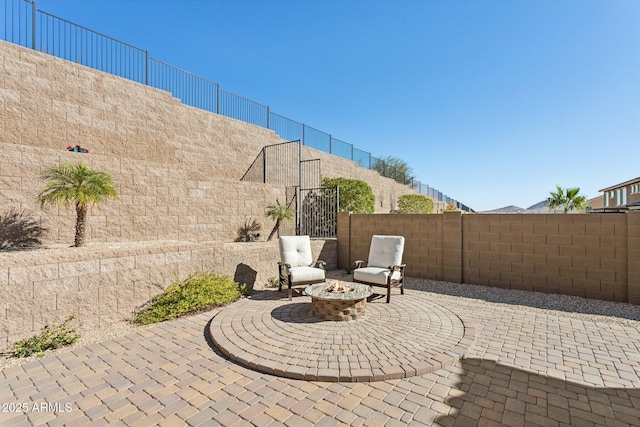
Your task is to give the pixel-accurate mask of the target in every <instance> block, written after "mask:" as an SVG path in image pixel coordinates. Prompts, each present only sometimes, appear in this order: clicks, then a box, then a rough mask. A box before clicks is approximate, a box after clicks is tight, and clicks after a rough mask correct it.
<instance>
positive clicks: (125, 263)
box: [0, 240, 337, 351]
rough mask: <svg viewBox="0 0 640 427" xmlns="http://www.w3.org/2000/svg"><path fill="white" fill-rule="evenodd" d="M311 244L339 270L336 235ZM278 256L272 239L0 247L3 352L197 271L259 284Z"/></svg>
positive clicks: (106, 314)
mask: <svg viewBox="0 0 640 427" xmlns="http://www.w3.org/2000/svg"><path fill="white" fill-rule="evenodd" d="M311 248H312V252H313V255H314V256H315V258H316V259H317V258H321V259H323V260H326V261H327V268H329V269H335V268H336V259H337V257H336V241H335V240H312V241H311ZM277 259H279V250H278V243H277V241H271V242H258V243H223V242H206V243H198V242H175V241H155V242H150V241H146V242H135V243H130V242H126V243H102V244H100V243H98V244H96V243H89V244H88V245H87V247H84V248H82V249H69V248H68V247H54V248H49V249H38V250H34V251H28V252H0V292H1V293H2V295H3V296H4V297H3V298H2V301H1V302H0V351H3V350H6V349H7V348H8V346H9V345H10V344H11V343H13V342H15V341H17V340H19V339H22V338H26V337H28V336H31V335H33V334H35V333H36V332H38V331H39V330H40V328H42V327H43V326H45V325H47V324H52V323H59V322H62V321H63V320H64V319H65V318H66V317H67V316H69V315H70V314H72V313H76V314H77V316H78V322H79V324H80V326H81V327H91V326H104V325H107V324H109V323H112V322H114V321H119V320H123V319H129V318H131V315H132V312H133V311H134V309H135V308H136V307H139V306H140V305H142V304H144V303H145V302H146V301H148V300H149V299H150V298H151V297H152V296H154V295H157V294H158V293H160V292H161V290H162V289H164V288H165V287H166V286H168V285H169V284H170V283H172V282H173V281H174V280H175V279H176V278H184V277H186V276H187V275H189V274H190V273H192V272H194V271H198V270H205V269H212V270H213V271H215V272H217V273H220V274H226V275H229V276H231V277H233V278H234V279H235V280H236V281H237V282H239V283H246V284H248V285H249V286H250V287H256V288H261V287H262V286H263V284H264V283H266V280H267V278H268V277H271V276H277V271H278V270H277V265H276V262H275V260H277Z"/></svg>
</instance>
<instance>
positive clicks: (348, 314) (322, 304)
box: [304, 280, 373, 321]
mask: <svg viewBox="0 0 640 427" xmlns="http://www.w3.org/2000/svg"><path fill="white" fill-rule="evenodd" d="M336 284H342V285H343V289H342V290H341V291H337V292H336V291H333V290H332V289H334V288H335V287H336V286H335V285H336ZM304 292H305V293H306V294H307V295H309V296H310V297H311V309H312V310H313V312H314V313H315V314H316V315H317V316H320V317H322V318H324V319H325V320H334V321H346V320H355V319H359V318H360V317H362V316H363V315H364V314H365V313H366V311H367V297H369V296H370V295H371V294H372V293H373V291H372V290H371V286H369V285H364V284H362V283H353V282H346V281H342V280H340V281H338V280H328V281H326V282H325V283H316V284H315V285H310V286H308V287H307V288H306V289H305V290H304Z"/></svg>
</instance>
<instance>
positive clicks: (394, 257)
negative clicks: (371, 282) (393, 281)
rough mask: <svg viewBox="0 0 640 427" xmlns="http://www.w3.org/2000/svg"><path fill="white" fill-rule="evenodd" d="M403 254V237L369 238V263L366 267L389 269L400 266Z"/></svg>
mask: <svg viewBox="0 0 640 427" xmlns="http://www.w3.org/2000/svg"><path fill="white" fill-rule="evenodd" d="M403 252H404V237H402V236H377V235H374V236H373V237H372V238H371V248H370V249H369V262H367V267H385V268H386V267H389V266H391V265H400V264H402V253H403Z"/></svg>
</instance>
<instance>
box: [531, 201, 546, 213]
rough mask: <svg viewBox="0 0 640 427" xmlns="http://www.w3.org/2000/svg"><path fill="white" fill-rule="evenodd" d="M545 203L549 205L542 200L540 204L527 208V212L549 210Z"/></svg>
mask: <svg viewBox="0 0 640 427" xmlns="http://www.w3.org/2000/svg"><path fill="white" fill-rule="evenodd" d="M547 203H549V202H548V201H547V200H543V201H541V202H538V203H536V204H535V205H531V206H529V207H528V208H527V210H529V211H535V210H538V209H546V210H549V208H548V207H547Z"/></svg>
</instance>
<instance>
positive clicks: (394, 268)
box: [387, 264, 407, 273]
mask: <svg viewBox="0 0 640 427" xmlns="http://www.w3.org/2000/svg"><path fill="white" fill-rule="evenodd" d="M406 266H407V264H400V265H390V266H389V267H387V268H388V269H389V270H391V271H399V272H400V273H402V272H404V268H405V267H406Z"/></svg>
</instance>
